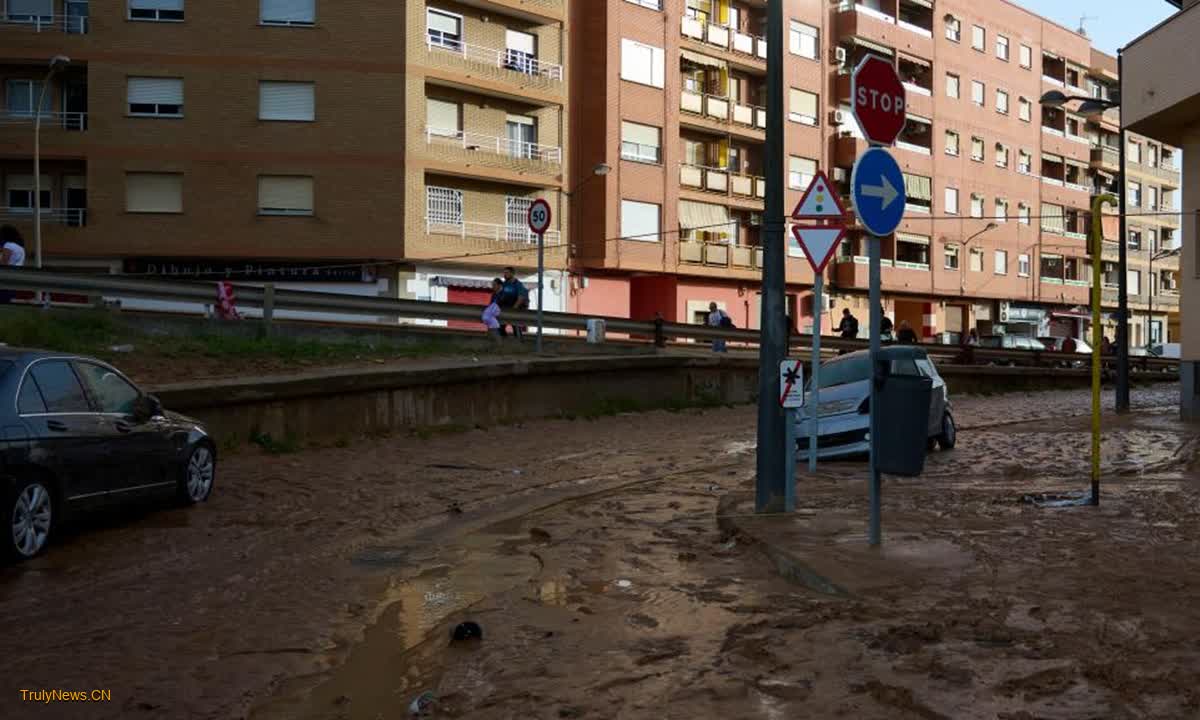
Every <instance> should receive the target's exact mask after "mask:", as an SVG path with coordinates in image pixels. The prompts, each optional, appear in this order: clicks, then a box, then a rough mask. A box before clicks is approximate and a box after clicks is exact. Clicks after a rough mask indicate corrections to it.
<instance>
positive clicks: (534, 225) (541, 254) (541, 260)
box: [528, 198, 551, 354]
mask: <svg viewBox="0 0 1200 720" xmlns="http://www.w3.org/2000/svg"><path fill="white" fill-rule="evenodd" d="M550 218H551V212H550V203H548V202H546V200H545V199H544V198H538V199H537V200H534V201H533V202H532V203H530V205H529V218H528V220H529V229H530V230H531V231H532V232H533V234H535V235H537V239H538V269H537V344H536V348H535V349H536V351H537V352H538V353H539V354H540V353H541V352H542V331H543V329H544V325H543V323H542V308H543V306H544V303H545V297H544V296H545V294H546V231H547V230H549V229H550Z"/></svg>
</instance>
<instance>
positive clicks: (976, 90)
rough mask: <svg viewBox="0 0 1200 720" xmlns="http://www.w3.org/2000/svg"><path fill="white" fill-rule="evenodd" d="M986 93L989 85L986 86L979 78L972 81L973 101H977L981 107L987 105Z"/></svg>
mask: <svg viewBox="0 0 1200 720" xmlns="http://www.w3.org/2000/svg"><path fill="white" fill-rule="evenodd" d="M986 94H987V86H985V85H984V84H983V83H981V82H979V81H978V80H972V81H971V102H973V103H975V104H976V105H978V106H979V107H984V106H986V105H987V100H986V99H985V95H986Z"/></svg>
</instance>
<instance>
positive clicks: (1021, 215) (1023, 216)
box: [1017, 203, 1030, 225]
mask: <svg viewBox="0 0 1200 720" xmlns="http://www.w3.org/2000/svg"><path fill="white" fill-rule="evenodd" d="M1029 221H1030V213H1029V206H1028V205H1026V204H1025V203H1018V204H1017V222H1019V223H1021V224H1022V225H1029V224H1030V223H1029Z"/></svg>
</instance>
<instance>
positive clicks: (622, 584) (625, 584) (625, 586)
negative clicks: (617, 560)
mask: <svg viewBox="0 0 1200 720" xmlns="http://www.w3.org/2000/svg"><path fill="white" fill-rule="evenodd" d="M616 586H617V587H619V588H621V589H622V590H628V589H629V588H631V587H633V583H632V582H630V581H628V580H624V579H622V580H618V581H617V582H616Z"/></svg>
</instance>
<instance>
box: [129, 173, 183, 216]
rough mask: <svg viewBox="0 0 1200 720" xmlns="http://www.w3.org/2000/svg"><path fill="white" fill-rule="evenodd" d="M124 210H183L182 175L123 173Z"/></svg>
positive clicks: (142, 211)
mask: <svg viewBox="0 0 1200 720" xmlns="http://www.w3.org/2000/svg"><path fill="white" fill-rule="evenodd" d="M125 212H131V213H181V212H183V175H182V174H180V173H125Z"/></svg>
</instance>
